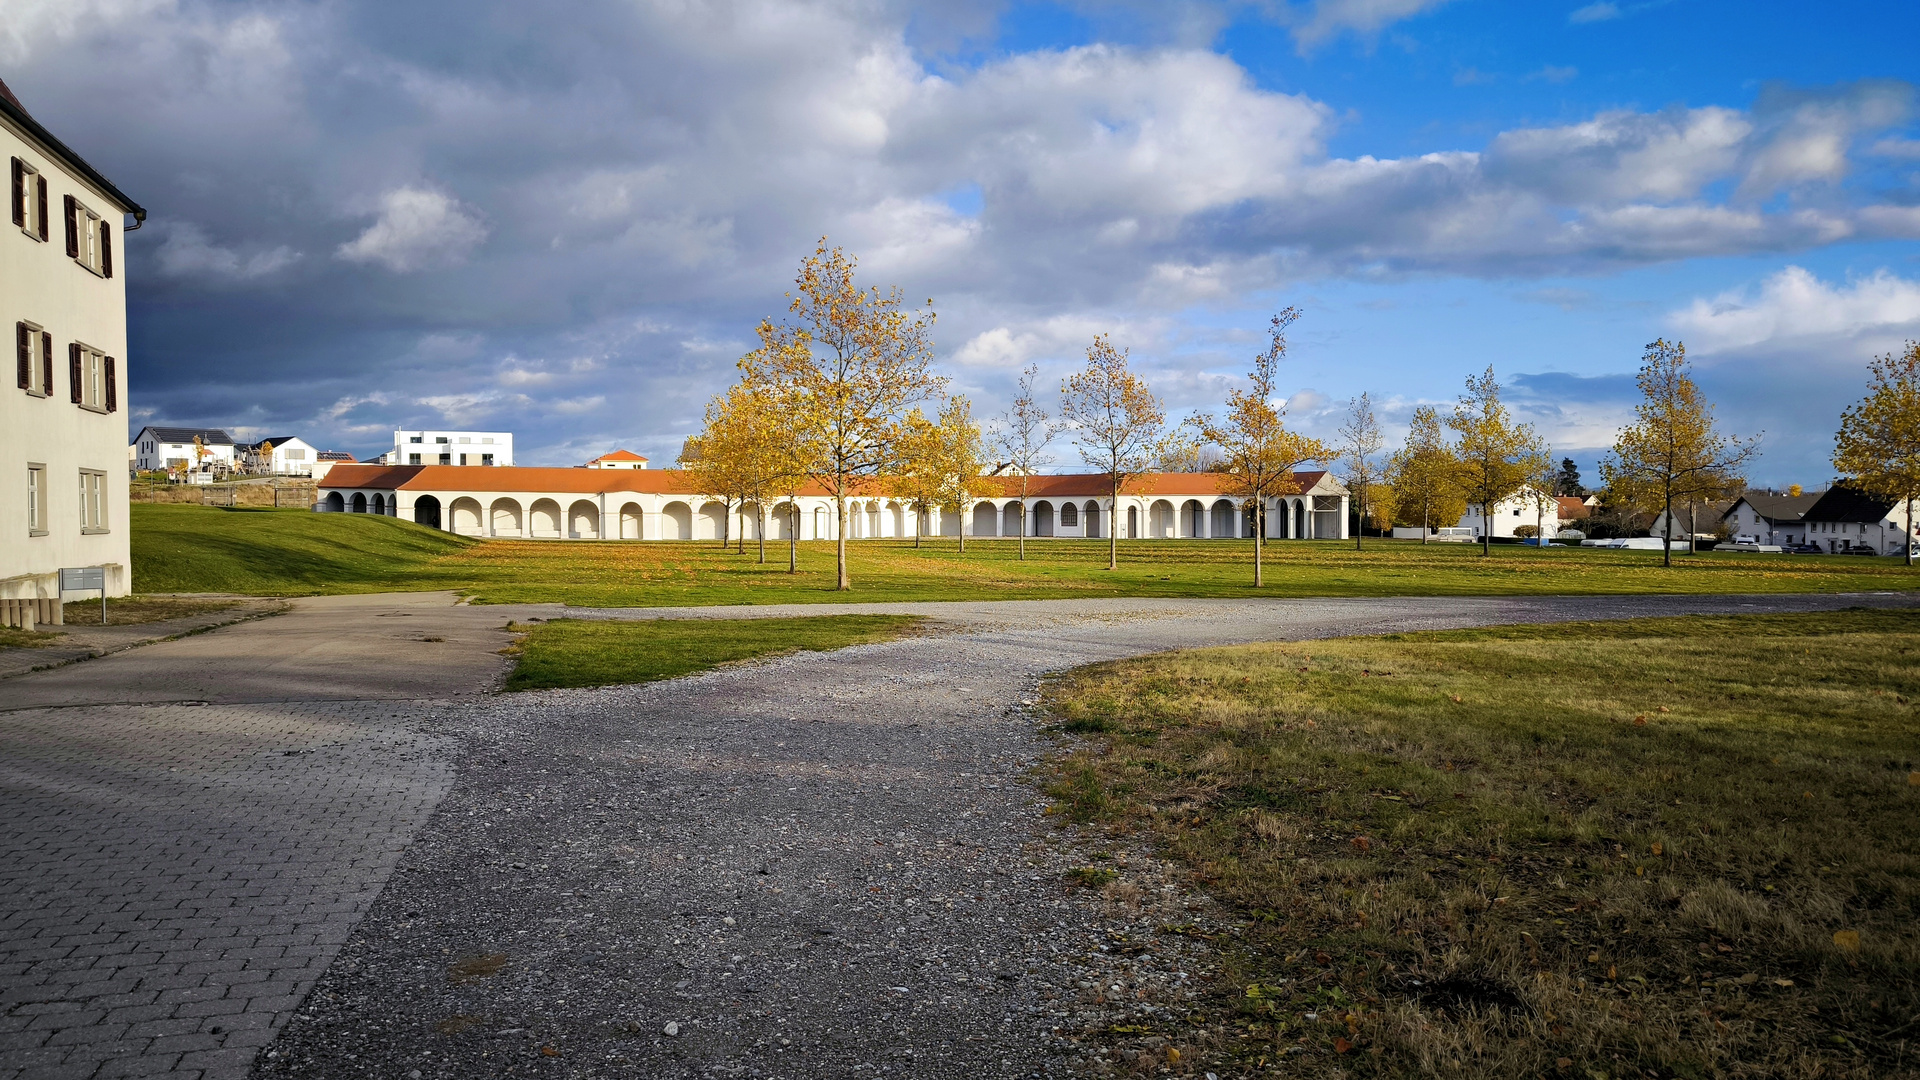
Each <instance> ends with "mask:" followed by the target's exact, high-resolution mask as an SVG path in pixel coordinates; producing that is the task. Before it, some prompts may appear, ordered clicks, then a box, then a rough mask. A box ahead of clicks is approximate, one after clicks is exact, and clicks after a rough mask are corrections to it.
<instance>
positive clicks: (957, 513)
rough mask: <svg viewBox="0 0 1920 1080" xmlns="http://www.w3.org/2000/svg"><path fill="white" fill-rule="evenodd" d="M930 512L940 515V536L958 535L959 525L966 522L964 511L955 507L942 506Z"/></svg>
mask: <svg viewBox="0 0 1920 1080" xmlns="http://www.w3.org/2000/svg"><path fill="white" fill-rule="evenodd" d="M932 512H933V513H935V514H939V515H940V518H939V521H940V535H941V536H959V535H960V523H961V522H963V521H965V520H966V511H964V510H961V509H960V508H959V507H957V506H942V507H940V508H939V509H938V510H934V511H932Z"/></svg>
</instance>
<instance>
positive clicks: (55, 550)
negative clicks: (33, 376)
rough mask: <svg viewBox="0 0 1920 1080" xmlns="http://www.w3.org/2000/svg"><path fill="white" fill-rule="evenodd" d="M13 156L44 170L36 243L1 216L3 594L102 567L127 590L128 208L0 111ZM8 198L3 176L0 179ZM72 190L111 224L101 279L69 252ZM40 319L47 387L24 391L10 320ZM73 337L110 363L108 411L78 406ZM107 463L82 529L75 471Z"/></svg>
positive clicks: (0, 151) (49, 589) (51, 592)
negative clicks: (96, 528)
mask: <svg viewBox="0 0 1920 1080" xmlns="http://www.w3.org/2000/svg"><path fill="white" fill-rule="evenodd" d="M15 157H18V158H21V159H22V160H24V161H26V162H27V163H28V164H30V165H31V166H32V167H33V168H35V169H36V170H38V171H39V172H40V174H41V175H42V176H45V177H46V179H47V189H48V190H47V216H48V219H49V220H48V229H47V239H46V240H45V241H41V240H37V239H31V238H29V237H28V236H27V235H26V234H25V233H24V232H22V231H21V229H20V228H19V227H18V226H16V225H14V224H13V215H12V211H11V208H9V210H8V212H7V213H6V214H4V215H0V329H3V330H4V335H3V336H4V338H5V341H6V348H7V354H8V357H7V359H8V362H7V364H6V366H5V370H6V371H7V377H6V378H5V380H4V382H3V383H0V395H3V396H4V402H5V403H4V405H0V469H4V474H0V475H3V477H4V479H3V480H0V530H4V531H0V598H6V599H19V598H24V597H36V596H37V597H52V596H55V595H57V594H58V585H57V577H56V574H55V572H56V571H57V570H59V569H60V568H61V567H78V566H102V567H105V568H106V572H107V573H106V577H107V591H108V593H109V594H111V595H115V596H119V595H124V594H125V593H126V592H127V591H128V588H129V586H130V584H131V581H130V578H131V575H130V572H129V557H128V548H127V465H126V453H127V423H126V417H127V415H128V413H129V411H130V408H131V405H130V402H129V398H130V394H129V393H128V386H129V384H130V383H131V382H132V380H131V379H130V378H129V369H130V368H131V367H132V364H131V360H130V358H129V357H128V355H127V293H126V280H127V278H126V274H127V267H126V250H125V249H126V244H125V243H124V234H123V232H122V228H121V226H122V221H123V217H124V211H125V209H126V208H125V207H121V206H119V205H117V204H116V203H114V202H113V201H111V200H110V199H109V198H108V197H107V195H106V193H104V192H101V191H98V190H95V189H94V188H93V187H92V186H91V185H89V184H87V183H85V182H83V181H82V180H81V179H80V178H79V177H77V176H74V175H72V174H70V173H68V172H67V171H66V170H65V169H64V168H63V167H62V166H61V165H60V163H59V161H58V159H56V158H54V157H53V156H52V155H50V154H47V153H44V152H43V151H42V150H41V148H40V147H39V146H38V145H37V144H34V143H31V142H29V141H28V139H27V137H26V136H25V133H24V132H22V131H20V130H18V129H16V128H14V127H13V126H12V125H11V123H10V122H9V121H8V120H7V119H6V118H5V117H4V116H0V160H4V161H5V162H6V164H7V166H8V168H9V171H10V170H11V164H12V160H11V159H13V158H15ZM0 186H3V187H4V190H5V191H6V192H7V195H8V198H9V199H10V198H11V194H12V183H11V176H8V177H7V178H5V179H4V180H0ZM66 195H73V196H74V197H76V198H77V199H79V200H80V201H81V202H82V203H84V204H85V205H86V206H87V207H89V208H90V209H92V210H93V211H94V212H95V213H97V214H99V215H100V217H101V219H102V220H103V221H105V222H107V223H108V224H109V225H110V226H111V233H110V237H111V244H112V252H113V276H112V277H110V278H103V277H100V276H98V275H97V274H95V273H93V272H92V271H90V270H88V269H87V268H86V267H83V266H81V265H80V264H79V263H77V262H75V261H74V260H73V259H70V258H68V257H67V247H66V223H65V216H64V213H63V203H64V198H63V197H64V196H66ZM23 320H24V321H27V322H31V323H36V324H39V325H40V326H42V327H44V328H45V330H46V331H47V332H48V333H50V334H52V335H53V387H52V390H53V392H52V394H51V395H50V396H47V397H35V396H31V395H29V394H28V393H27V392H26V391H24V390H21V389H19V388H18V386H17V385H16V379H15V378H14V368H15V364H14V357H13V352H14V325H15V323H17V322H20V321H23ZM76 341H78V342H82V343H84V344H86V345H88V346H90V347H92V348H95V349H98V350H99V351H101V352H103V353H105V354H107V355H108V356H111V357H113V358H114V361H115V384H116V390H117V406H118V408H117V411H114V412H105V411H94V410H91V409H87V408H83V407H82V406H79V405H75V404H73V403H72V401H71V400H70V397H69V392H68V385H69V378H68V360H67V346H68V344H69V343H70V342H76ZM29 463H33V464H38V465H42V466H44V467H45V476H46V478H47V483H46V493H45V494H46V511H47V514H46V525H47V528H46V531H45V534H44V535H39V536H32V535H29V533H28V527H27V503H28V492H27V469H28V466H29ZM82 469H91V470H97V471H98V472H101V473H104V474H105V476H104V477H103V478H102V479H101V481H100V483H101V485H102V488H101V502H102V507H103V509H104V517H105V521H104V525H105V531H104V532H98V533H88V534H83V533H82V532H81V525H80V501H81V496H80V473H81V470H82Z"/></svg>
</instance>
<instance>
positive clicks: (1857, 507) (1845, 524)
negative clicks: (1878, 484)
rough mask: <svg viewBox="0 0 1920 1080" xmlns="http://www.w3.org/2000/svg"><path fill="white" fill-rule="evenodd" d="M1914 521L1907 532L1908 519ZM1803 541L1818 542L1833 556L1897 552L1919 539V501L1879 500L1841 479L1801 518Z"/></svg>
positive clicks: (1896, 553) (1894, 553) (1891, 553)
mask: <svg viewBox="0 0 1920 1080" xmlns="http://www.w3.org/2000/svg"><path fill="white" fill-rule="evenodd" d="M1910 520H1911V521H1912V522H1914V523H1915V531H1914V532H1913V533H1912V534H1911V535H1909V533H1908V531H1907V523H1908V521H1910ZM1801 525H1802V528H1804V529H1805V530H1806V534H1807V542H1808V543H1810V544H1818V545H1820V546H1821V547H1823V548H1825V549H1827V550H1828V551H1829V552H1832V553H1834V554H1836V555H1838V554H1849V553H1856V554H1857V553H1862V552H1867V553H1872V554H1875V555H1898V554H1900V553H1901V552H1902V551H1904V550H1906V548H1905V545H1906V544H1911V543H1913V542H1914V541H1915V540H1916V539H1920V504H1916V505H1914V506H1909V507H1903V506H1901V505H1900V504H1899V503H1898V502H1896V501H1895V500H1893V499H1881V498H1876V497H1874V496H1872V495H1868V494H1866V493H1864V492H1861V491H1858V490H1856V489H1854V488H1850V487H1848V486H1847V485H1846V484H1845V483H1844V482H1842V483H1838V484H1835V485H1833V486H1832V487H1831V488H1828V489H1827V490H1826V491H1825V492H1824V493H1823V494H1822V495H1821V496H1820V498H1819V500H1818V501H1816V502H1815V503H1814V504H1813V505H1812V506H1810V507H1808V508H1807V513H1806V516H1805V517H1804V518H1802V520H1801Z"/></svg>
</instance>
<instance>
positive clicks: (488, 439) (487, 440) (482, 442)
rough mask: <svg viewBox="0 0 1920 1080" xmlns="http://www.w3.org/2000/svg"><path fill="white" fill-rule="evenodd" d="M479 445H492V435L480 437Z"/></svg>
mask: <svg viewBox="0 0 1920 1080" xmlns="http://www.w3.org/2000/svg"><path fill="white" fill-rule="evenodd" d="M480 445H481V446H492V445H493V436H491V435H488V436H487V437H485V438H483V439H481V440H480Z"/></svg>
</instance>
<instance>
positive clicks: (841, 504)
mask: <svg viewBox="0 0 1920 1080" xmlns="http://www.w3.org/2000/svg"><path fill="white" fill-rule="evenodd" d="M833 512H834V515H835V517H836V518H838V521H836V523H835V525H836V527H835V529H834V533H833V557H834V565H835V567H836V568H837V569H838V571H839V578H838V584H836V585H835V586H834V590H835V591H836V592H848V591H851V590H852V589H853V579H852V578H849V577H848V576H847V496H846V494H845V493H844V492H842V493H836V494H835V495H834V497H833Z"/></svg>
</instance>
